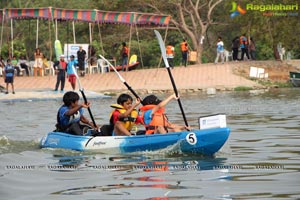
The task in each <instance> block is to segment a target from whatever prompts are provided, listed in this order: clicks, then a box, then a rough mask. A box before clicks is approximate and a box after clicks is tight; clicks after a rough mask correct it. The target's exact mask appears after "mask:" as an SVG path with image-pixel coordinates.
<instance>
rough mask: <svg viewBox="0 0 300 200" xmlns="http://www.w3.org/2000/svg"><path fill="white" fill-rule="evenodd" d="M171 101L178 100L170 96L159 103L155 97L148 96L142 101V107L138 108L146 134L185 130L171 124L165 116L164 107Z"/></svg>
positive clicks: (182, 127) (173, 95)
mask: <svg viewBox="0 0 300 200" xmlns="http://www.w3.org/2000/svg"><path fill="white" fill-rule="evenodd" d="M172 99H178V97H176V95H175V94H172V95H171V96H169V97H168V98H166V99H165V100H163V101H161V100H160V99H158V98H157V97H156V96H155V95H149V96H147V97H145V98H144V99H143V101H142V104H143V106H142V107H141V108H140V110H141V111H142V112H143V113H142V118H143V122H144V125H145V128H146V134H155V133H168V132H180V131H183V130H187V127H185V126H180V125H176V124H172V123H170V122H169V121H168V118H167V117H166V115H165V108H164V107H165V106H166V105H167V103H169V102H170V101H171V100H172Z"/></svg>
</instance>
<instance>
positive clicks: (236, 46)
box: [232, 37, 240, 61]
mask: <svg viewBox="0 0 300 200" xmlns="http://www.w3.org/2000/svg"><path fill="white" fill-rule="evenodd" d="M239 47H240V40H239V37H235V38H234V39H233V40H232V60H233V61H237V60H238V53H239Z"/></svg>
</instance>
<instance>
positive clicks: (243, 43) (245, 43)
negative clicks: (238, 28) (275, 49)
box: [240, 34, 250, 60]
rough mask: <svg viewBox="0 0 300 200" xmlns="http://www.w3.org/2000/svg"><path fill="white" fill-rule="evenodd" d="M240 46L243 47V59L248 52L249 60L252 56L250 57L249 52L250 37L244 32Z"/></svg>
mask: <svg viewBox="0 0 300 200" xmlns="http://www.w3.org/2000/svg"><path fill="white" fill-rule="evenodd" d="M240 47H241V50H242V56H241V60H244V55H245V54H246V56H247V58H248V60H249V59H250V58H249V53H248V39H247V37H246V34H243V35H242V36H241V37H240Z"/></svg>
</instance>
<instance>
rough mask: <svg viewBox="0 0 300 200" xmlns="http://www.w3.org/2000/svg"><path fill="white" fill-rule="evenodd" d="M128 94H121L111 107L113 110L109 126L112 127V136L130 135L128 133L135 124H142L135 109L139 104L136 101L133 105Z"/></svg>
mask: <svg viewBox="0 0 300 200" xmlns="http://www.w3.org/2000/svg"><path fill="white" fill-rule="evenodd" d="M132 103H133V99H132V97H131V96H130V95H128V94H121V95H120V96H119V97H118V99H117V104H112V105H111V107H112V108H115V110H114V111H113V112H112V113H111V115H110V125H111V126H113V133H112V135H113V136H115V135H131V133H130V131H131V129H132V127H133V126H134V125H135V124H139V123H141V122H142V120H141V117H140V116H139V115H138V112H137V110H136V109H135V108H136V107H137V106H138V105H139V104H140V99H137V100H136V102H135V104H132Z"/></svg>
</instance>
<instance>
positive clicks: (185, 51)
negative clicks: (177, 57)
mask: <svg viewBox="0 0 300 200" xmlns="http://www.w3.org/2000/svg"><path fill="white" fill-rule="evenodd" d="M180 50H181V55H182V61H181V63H182V65H184V66H185V67H186V66H187V59H188V53H189V47H188V44H187V42H186V39H184V38H183V40H182V42H181V43H180Z"/></svg>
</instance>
